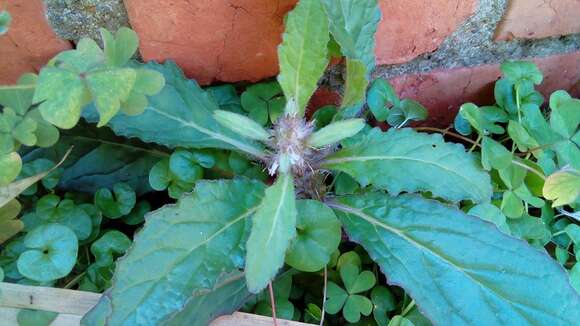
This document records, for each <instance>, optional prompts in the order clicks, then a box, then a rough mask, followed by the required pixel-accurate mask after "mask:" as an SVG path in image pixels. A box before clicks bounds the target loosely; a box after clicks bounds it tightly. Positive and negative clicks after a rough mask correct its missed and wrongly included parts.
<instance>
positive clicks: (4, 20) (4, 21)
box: [0, 10, 12, 35]
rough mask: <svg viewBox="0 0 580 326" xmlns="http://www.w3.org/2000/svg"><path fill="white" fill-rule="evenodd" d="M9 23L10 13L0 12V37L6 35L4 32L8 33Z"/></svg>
mask: <svg viewBox="0 0 580 326" xmlns="http://www.w3.org/2000/svg"><path fill="white" fill-rule="evenodd" d="M10 22H12V16H11V15H10V13H9V12H8V11H6V10H2V11H0V35H3V34H6V32H8V27H10Z"/></svg>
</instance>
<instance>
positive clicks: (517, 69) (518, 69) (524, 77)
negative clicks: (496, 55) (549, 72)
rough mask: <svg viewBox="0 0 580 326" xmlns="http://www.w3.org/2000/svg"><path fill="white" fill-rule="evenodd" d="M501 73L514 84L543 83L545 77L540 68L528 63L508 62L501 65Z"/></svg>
mask: <svg viewBox="0 0 580 326" xmlns="http://www.w3.org/2000/svg"><path fill="white" fill-rule="evenodd" d="M501 72H502V74H503V75H504V76H505V78H506V79H507V80H509V81H510V82H512V83H513V84H516V85H517V84H523V83H532V84H535V85H539V84H540V83H542V80H543V78H544V77H543V75H542V72H541V71H540V70H539V69H538V66H536V64H534V63H533V62H528V61H508V62H504V63H502V64H501Z"/></svg>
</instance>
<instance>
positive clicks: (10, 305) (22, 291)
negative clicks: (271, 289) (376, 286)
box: [0, 282, 310, 326]
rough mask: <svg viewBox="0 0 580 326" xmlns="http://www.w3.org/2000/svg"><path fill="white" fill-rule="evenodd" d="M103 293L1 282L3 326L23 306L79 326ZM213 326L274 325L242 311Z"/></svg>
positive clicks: (290, 324)
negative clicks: (56, 313)
mask: <svg viewBox="0 0 580 326" xmlns="http://www.w3.org/2000/svg"><path fill="white" fill-rule="evenodd" d="M100 297H101V295H100V294H97V293H91V292H83V291H75V290H65V289H58V288H49V287H41V286H29V285H19V284H12V283H2V282H0V325H2V326H18V323H17V320H16V316H17V315H18V311H19V310H20V309H34V310H44V311H52V312H58V313H59V316H58V317H57V318H56V320H55V321H54V322H53V323H52V324H51V326H78V325H79V323H80V320H81V318H82V316H83V315H84V314H86V313H87V312H88V311H89V310H90V309H91V308H92V307H94V306H95V305H96V304H97V302H98V301H99V298H100ZM210 325H211V326H266V325H268V326H269V325H273V322H272V318H271V317H264V316H258V315H252V314H246V313H242V312H236V313H234V314H233V315H230V316H222V317H220V318H218V319H216V320H214V321H213V322H212V323H211V324H210ZM278 325H279V326H307V325H310V324H305V323H300V322H295V321H289V320H283V319H278Z"/></svg>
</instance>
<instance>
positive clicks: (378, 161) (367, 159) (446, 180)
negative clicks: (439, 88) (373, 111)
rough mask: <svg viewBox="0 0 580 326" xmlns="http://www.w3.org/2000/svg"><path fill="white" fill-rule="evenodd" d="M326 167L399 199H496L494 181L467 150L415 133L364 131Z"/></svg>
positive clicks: (332, 158)
mask: <svg viewBox="0 0 580 326" xmlns="http://www.w3.org/2000/svg"><path fill="white" fill-rule="evenodd" d="M322 166H323V167H325V168H329V169H332V170H338V171H342V172H346V173H348V174H350V175H351V176H353V177H354V178H355V179H356V180H357V181H358V182H359V183H360V184H361V185H363V186H366V185H369V184H372V185H374V186H376V187H380V188H384V189H387V190H388V191H389V192H391V193H393V194H398V193H400V192H403V191H408V192H415V191H431V192H432V193H433V194H434V195H435V196H439V197H442V198H445V199H448V200H452V201H459V200H462V199H472V200H474V201H476V202H486V201H489V199H490V197H491V183H490V178H489V176H488V175H487V173H485V172H484V171H482V170H481V168H480V166H479V165H478V163H477V161H476V160H475V158H474V157H473V156H472V155H470V154H468V153H466V152H465V149H464V148H463V146H461V145H458V144H450V143H445V142H444V141H443V138H442V137H441V136H440V135H429V134H422V133H417V132H415V131H414V130H412V129H390V130H389V131H388V132H386V133H383V132H381V130H380V129H378V128H375V129H372V130H370V131H369V132H367V133H362V132H361V133H360V134H359V136H356V138H353V139H351V140H350V141H349V142H347V143H345V144H343V148H342V150H340V151H338V152H337V153H335V154H334V155H331V156H330V157H328V158H327V159H326V160H325V161H324V162H323V163H322Z"/></svg>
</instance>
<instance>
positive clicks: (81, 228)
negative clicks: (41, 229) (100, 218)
mask: <svg viewBox="0 0 580 326" xmlns="http://www.w3.org/2000/svg"><path fill="white" fill-rule="evenodd" d="M36 216H37V217H38V218H39V219H40V221H45V222H50V223H58V224H61V225H64V226H67V227H68V228H70V229H71V230H72V231H73V232H74V233H75V235H76V236H77V238H78V239H79V240H85V239H87V238H88V237H89V236H90V235H91V232H92V221H91V218H90V216H89V215H88V214H87V213H86V212H85V210H83V209H82V208H81V207H78V206H75V204H74V202H73V201H72V200H71V199H63V200H61V199H60V198H59V197H58V196H56V195H52V194H49V195H46V196H43V197H42V198H40V200H39V201H38V203H37V204H36Z"/></svg>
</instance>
